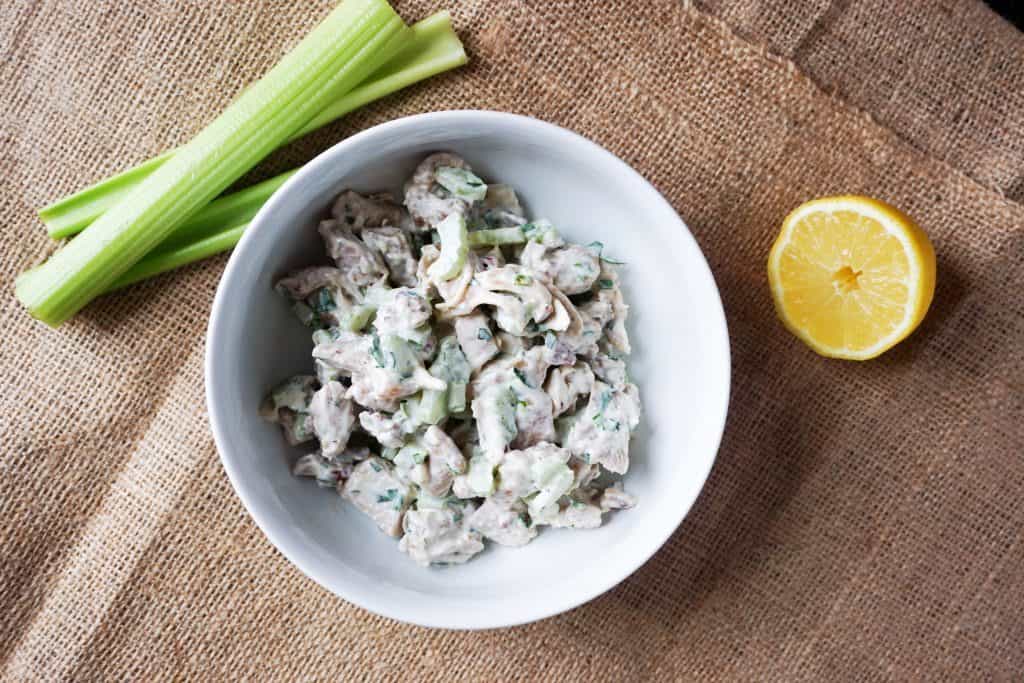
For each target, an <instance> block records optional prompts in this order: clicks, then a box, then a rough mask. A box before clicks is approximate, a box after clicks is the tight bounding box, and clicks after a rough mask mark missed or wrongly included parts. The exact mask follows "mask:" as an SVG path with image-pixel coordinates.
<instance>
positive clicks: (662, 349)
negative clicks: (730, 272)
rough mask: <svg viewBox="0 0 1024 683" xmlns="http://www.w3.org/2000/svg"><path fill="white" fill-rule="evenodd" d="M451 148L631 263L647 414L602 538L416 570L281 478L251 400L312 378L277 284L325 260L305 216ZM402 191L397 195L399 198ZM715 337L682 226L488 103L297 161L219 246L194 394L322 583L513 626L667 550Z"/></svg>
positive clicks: (416, 615) (610, 166) (713, 427)
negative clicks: (221, 264)
mask: <svg viewBox="0 0 1024 683" xmlns="http://www.w3.org/2000/svg"><path fill="white" fill-rule="evenodd" d="M437 150H452V151H454V152H455V153H457V154H459V155H461V156H463V157H465V159H466V160H467V161H468V162H469V163H470V165H472V167H473V168H474V169H475V170H476V172H478V173H479V174H480V175H481V176H482V177H483V178H485V179H489V180H492V181H500V182H506V183H510V184H512V185H513V186H515V188H516V189H517V190H518V191H519V193H520V196H521V197H522V198H523V201H524V204H525V206H526V208H527V210H528V212H529V215H531V216H534V217H546V218H549V219H551V220H552V221H553V222H554V224H555V225H556V226H557V228H558V230H559V231H560V232H562V233H563V234H564V235H565V236H566V237H567V238H569V239H570V240H572V241H577V242H583V243H589V242H592V241H594V240H599V241H601V242H603V243H604V244H605V253H606V254H609V255H613V256H614V257H616V258H618V259H621V260H623V261H626V262H627V266H626V267H625V268H624V269H623V282H624V285H623V286H624V290H625V296H626V299H627V302H628V303H629V304H630V305H631V307H632V310H631V315H630V319H629V328H630V334H631V336H632V341H633V345H634V348H635V350H634V353H633V356H632V358H631V361H630V373H631V376H632V377H633V379H634V381H635V382H636V383H637V384H638V385H639V387H640V394H641V398H642V400H643V407H644V415H643V421H642V422H641V425H640V427H639V428H638V430H637V433H636V435H635V436H634V439H633V446H632V449H631V465H630V469H629V472H628V474H627V475H626V477H625V480H624V482H625V488H626V490H627V491H629V492H631V493H633V494H635V495H636V496H637V497H638V498H639V504H638V505H637V506H636V507H635V508H634V509H632V510H628V511H620V512H615V513H612V514H610V515H607V516H606V523H605V525H604V526H602V527H601V528H600V529H596V530H589V531H579V530H567V529H550V528H548V529H544V530H542V532H541V534H540V536H539V537H538V538H537V539H536V540H534V541H533V542H532V543H530V544H529V545H527V546H525V547H522V548H503V547H500V546H496V545H494V544H490V543H488V549H487V550H486V551H484V552H483V553H481V554H480V555H478V556H477V557H476V558H474V559H473V560H471V561H470V562H468V563H467V564H464V565H459V566H453V567H439V568H430V569H424V568H421V567H419V566H417V565H416V564H414V563H413V562H412V560H410V559H409V558H408V557H407V556H406V555H404V554H402V553H400V552H399V551H398V547H397V545H398V544H397V541H396V540H395V539H392V538H389V537H387V536H385V535H383V534H382V533H380V532H379V531H378V530H377V529H376V528H375V527H374V525H373V523H372V522H371V521H370V520H369V519H368V518H366V517H364V516H363V515H362V514H361V513H359V512H358V511H356V510H355V509H354V508H353V507H351V506H350V505H349V504H347V503H345V502H344V501H342V499H341V498H340V497H339V496H338V495H337V494H336V493H334V492H333V491H330V490H325V489H320V488H317V486H316V485H315V484H314V483H313V482H312V481H310V480H308V479H297V478H295V477H293V476H291V474H290V473H289V467H288V466H289V463H290V461H291V460H292V459H293V458H294V457H296V456H297V455H298V454H299V453H300V452H301V449H294V448H290V447H288V446H287V445H286V444H285V442H284V440H283V439H282V437H281V434H280V433H279V431H278V428H277V427H276V426H275V425H272V424H268V423H266V422H264V421H262V420H261V419H260V418H259V416H258V415H257V407H258V406H259V403H260V400H261V399H262V398H263V396H264V394H266V392H267V390H268V389H269V388H270V387H271V386H272V385H274V384H275V383H277V382H278V381H280V380H282V379H284V378H286V377H289V376H291V375H294V374H298V373H308V372H310V370H311V369H312V358H311V357H310V351H311V349H312V342H311V340H310V335H309V332H308V330H306V329H305V328H303V326H302V325H301V324H299V322H298V321H297V320H295V318H294V317H293V315H292V313H291V311H290V310H289V307H288V305H287V304H286V302H285V301H284V299H283V298H282V297H281V296H280V295H278V294H276V293H275V292H274V291H273V288H272V287H273V284H274V282H275V280H276V279H277V278H278V277H280V276H281V275H283V274H284V273H286V272H287V271H289V270H290V269H293V268H296V267H300V266H304V265H309V264H313V263H322V262H325V256H324V250H323V247H322V246H321V243H320V239H319V237H318V235H317V232H316V224H317V221H318V219H319V218H321V217H322V216H323V215H324V214H325V211H326V210H327V208H328V206H329V205H330V202H331V199H332V198H333V197H334V196H335V195H336V194H337V193H338V192H339V191H341V190H342V189H344V188H353V189H355V190H359V191H371V190H380V189H390V190H392V191H396V192H398V191H399V190H400V188H401V184H402V181H403V180H404V179H405V178H407V177H408V176H409V174H410V173H411V171H412V169H413V168H414V167H415V165H416V164H417V163H418V162H419V161H420V159H422V158H423V157H424V156H425V155H426V154H428V153H429V152H432V151H437ZM398 196H401V195H400V193H399V194H398ZM729 372H730V369H729V340H728V335H727V332H726V326H725V316H724V314H723V311H722V304H721V301H720V299H719V296H718V290H717V288H716V287H715V283H714V280H713V278H712V276H711V272H710V270H709V269H708V265H707V263H706V261H705V260H704V257H703V255H702V254H701V252H700V249H699V248H698V247H697V243H696V242H695V241H694V239H693V237H692V236H691V234H690V232H689V230H687V228H686V225H685V224H684V223H683V222H682V221H681V220H680V219H679V216H677V215H676V213H675V211H673V210H672V207H671V206H669V204H668V203H667V202H666V201H665V200H664V199H663V198H662V196H661V195H660V194H659V193H658V192H657V191H656V190H655V189H654V188H653V187H651V185H650V184H648V183H647V182H646V181H645V180H644V179H643V178H642V177H640V175H639V174H637V173H636V172H635V171H633V170H632V169H631V168H629V166H627V165H626V164H625V163H623V162H622V161H621V160H619V159H618V158H616V157H615V156H613V155H612V154H611V153H609V152H607V151H606V150H604V149H602V148H601V147H599V146H597V145H596V144H594V143H593V142H590V141H588V140H586V139H585V138H583V137H581V136H579V135H576V134H575V133H572V132H569V131H567V130H565V129H563V128H559V127H557V126H554V125H551V124H548V123H543V122H541V121H537V120H535V119H531V118H526V117H522V116H515V115H511V114H503V113H497V112H485V111H452V112H438V113H433V114H422V115H419V116H411V117H408V118H404V119H399V120H397V121H392V122H390V123H385V124H382V125H379V126H376V127H374V128H371V129H369V130H367V131H364V132H362V133H359V134H357V135H354V136H353V137H351V138H349V139H347V140H345V141H343V142H340V143H339V144H337V145H335V146H334V147H332V148H331V149H329V150H327V151H326V152H324V153H323V154H321V155H320V156H318V157H317V158H316V159H314V160H313V161H311V162H310V163H308V164H307V165H306V166H305V168H303V169H302V170H301V171H300V172H299V173H297V174H296V175H295V177H293V178H292V179H290V180H289V181H288V182H287V183H286V184H285V185H284V186H283V187H282V188H281V189H279V190H278V191H277V192H276V193H275V194H274V196H273V197H272V198H271V199H270V201H268V202H267V204H266V205H265V206H264V207H263V209H262V210H261V211H260V212H259V215H258V216H256V218H255V220H254V221H253V223H252V225H251V226H250V227H249V229H248V230H247V231H246V233H245V236H244V237H243V238H242V240H241V242H240V243H239V244H238V246H237V247H236V248H235V252H234V254H233V255H232V256H231V260H230V261H229V262H228V265H227V269H226V270H225V272H224V277H223V278H222V279H221V282H220V286H219V287H218V289H217V297H216V300H215V301H214V304H213V312H212V314H211V317H210V327H209V332H208V338H207V349H206V400H207V403H208V406H209V411H210V422H211V424H212V428H213V435H214V439H215V440H216V442H217V448H218V449H219V451H220V457H221V460H222V462H223V463H224V469H225V470H227V473H228V477H229V478H230V479H231V483H232V485H233V486H234V487H235V490H236V491H237V492H238V495H239V497H240V498H241V499H242V502H243V503H244V504H245V507H246V509H248V511H249V514H251V515H252V517H253V519H254V520H256V523H257V524H258V525H259V527H260V528H261V529H262V530H263V532H264V533H265V534H266V535H267V537H268V538H269V539H270V541H271V542H272V543H273V544H274V545H275V546H277V548H278V549H279V550H280V551H281V552H282V553H284V555H285V557H287V558H288V559H289V560H291V561H292V562H293V563H295V565H296V566H297V567H298V568H299V569H301V570H302V571H303V572H305V573H306V574H307V575H308V576H310V577H311V578H312V579H314V580H315V581H317V582H318V583H319V584H321V585H322V586H324V587H325V588H327V589H328V590H330V591H332V592H334V593H335V594H337V595H339V596H341V597H342V598H345V599H346V600H348V601H350V602H353V603H355V604H357V605H359V606H361V607H364V608H365V609H368V610H370V611H372V612H376V613H377V614H381V615H384V616H387V617H391V618H394V619H399V620H402V621H406V622H412V623H415V624H420V625H424V626H433V627H444V628H491V627H499V626H510V625H514V624H521V623H524V622H528V621H533V620H535V619H541V618H543V617H548V616H551V615H554V614H558V613H559V612H563V611H565V610H568V609H571V608H573V607H575V606H577V605H580V604H582V603H584V602H586V601H587V600H590V599H591V598H594V597H595V596H597V595H600V594H601V593H603V592H604V591H607V590H608V589H609V588H611V587H613V586H614V585H616V584H617V583H619V582H620V581H622V580H623V579H625V578H626V577H627V576H629V575H630V574H631V573H632V572H633V571H635V570H636V569H637V568H638V567H640V565H642V564H643V563H644V562H645V561H646V560H647V559H648V558H649V557H651V555H653V554H654V552H655V551H657V550H658V548H659V547H661V545H662V544H663V543H664V542H665V541H666V540H667V539H668V537H669V536H670V535H671V534H672V532H673V531H675V529H676V528H677V527H678V525H679V523H680V522H681V521H682V520H683V517H685V516H686V513H687V512H688V511H689V509H690V506H691V505H692V504H693V502H694V500H695V499H696V498H697V495H698V493H700V490H701V487H702V486H703V484H704V480H705V479H706V478H707V475H708V472H709V471H710V469H711V464H712V462H713V461H714V459H715V453H716V451H717V449H718V444H719V440H720V438H721V435H722V429H723V427H724V424H725V414H726V408H727V404H728V397H729Z"/></svg>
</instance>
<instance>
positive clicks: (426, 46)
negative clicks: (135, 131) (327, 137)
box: [39, 11, 466, 239]
mask: <svg viewBox="0 0 1024 683" xmlns="http://www.w3.org/2000/svg"><path fill="white" fill-rule="evenodd" d="M410 28H411V30H412V37H411V38H410V40H409V42H408V45H407V46H406V47H404V48H402V49H401V51H400V52H399V53H398V54H396V55H395V56H394V57H392V58H391V59H390V60H389V61H388V62H387V63H386V64H384V65H383V66H382V67H380V68H379V69H378V70H377V71H375V72H374V73H373V74H372V75H371V76H370V77H369V78H367V79H366V80H365V81H364V82H363V83H361V84H360V85H359V86H357V87H356V88H355V89H353V90H352V91H350V92H349V93H347V94H345V95H343V96H342V97H340V98H338V99H337V100H336V101H334V102H333V103H331V104H329V105H328V106H327V107H326V108H325V109H324V110H323V111H321V112H320V113H319V114H318V115H317V116H316V117H315V118H313V119H312V120H311V121H309V122H308V123H307V124H306V125H305V126H303V127H302V129H301V130H299V131H298V132H297V133H296V134H295V135H293V136H291V137H290V138H289V139H288V141H287V142H291V141H292V140H295V139H297V138H299V137H302V136H303V135H306V134H308V133H311V132H313V131H314V130H317V129H319V128H322V127H323V126H325V125H327V124H328V123H331V122H332V121H334V120H336V119H338V118H340V117H342V116H344V115H345V114H347V113H349V112H351V111H353V110H354V109H358V108H359V107H361V106H363V105H364V104H367V103H368V102H372V101H374V100H376V99H379V98H381V97H384V96H386V95H389V94H391V93H393V92H395V91H396V90H400V89H402V88H404V87H406V86H408V85H411V84H413V83H416V82H418V81H421V80H423V79H425V78H428V77H430V76H434V75H436V74H439V73H441V72H443V71H447V70H449V69H454V68H455V67H457V66H461V65H463V64H465V63H466V52H465V50H464V49H463V47H462V43H461V42H459V38H458V36H457V35H456V34H455V32H454V31H453V30H452V24H451V16H450V15H449V14H448V12H447V11H441V12H436V13H434V14H432V15H430V16H429V17H427V18H426V19H423V20H422V21H419V22H417V23H416V24H414V25H413V26H411V27H410ZM285 144H287V143H285ZM176 151H177V150H170V151H167V152H164V153H163V154H161V155H160V156H158V157H154V158H152V159H150V160H148V161H145V162H143V163H142V164H139V165H138V166H134V167H132V168H130V169H128V170H127V171H123V172H121V173H119V174H117V175H115V176H111V177H110V178H107V179H106V180H101V181H100V182H98V183H96V184H95V185H91V186H90V187H87V188H85V189H84V190H81V191H79V192H76V193H75V194H73V195H69V196H67V197H65V198H63V199H60V200H58V201H57V202H54V203H53V204H50V205H49V206H46V207H44V208H43V209H41V210H40V211H39V218H40V219H42V221H43V223H44V224H45V225H46V229H47V233H48V234H49V235H50V237H53V238H54V239H60V238H64V237H70V236H71V235H74V234H76V233H78V232H81V231H82V230H83V229H85V226H87V225H89V224H90V223H92V222H93V221H94V220H96V219H97V218H99V217H100V216H101V215H103V213H104V212H106V210H107V209H109V208H110V207H111V206H113V205H114V204H116V203H117V202H118V201H120V200H121V199H123V198H124V197H126V196H127V195H128V194H129V193H130V192H131V191H132V190H134V189H135V188H136V187H137V186H138V185H139V184H140V183H141V182H142V181H143V180H144V179H145V178H146V177H147V176H149V175H150V174H151V173H153V171H155V170H156V169H157V168H159V167H160V166H161V165H162V164H163V163H164V162H166V161H167V160H168V159H170V158H171V157H172V156H173V155H174V154H175V152H176Z"/></svg>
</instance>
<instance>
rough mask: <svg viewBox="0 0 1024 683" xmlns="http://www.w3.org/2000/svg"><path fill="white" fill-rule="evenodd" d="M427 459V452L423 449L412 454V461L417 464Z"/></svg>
mask: <svg viewBox="0 0 1024 683" xmlns="http://www.w3.org/2000/svg"><path fill="white" fill-rule="evenodd" d="M426 459H427V454H426V453H424V452H423V451H416V452H415V453H413V454H412V461H413V462H414V463H416V464H417V465H422V464H423V463H424V462H425V461H426Z"/></svg>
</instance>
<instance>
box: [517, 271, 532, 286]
mask: <svg viewBox="0 0 1024 683" xmlns="http://www.w3.org/2000/svg"><path fill="white" fill-rule="evenodd" d="M515 282H516V284H517V285H519V286H520V287H526V286H528V285H530V284H532V283H533V278H532V277H530V276H529V275H523V274H522V273H520V274H518V275H516V278H515Z"/></svg>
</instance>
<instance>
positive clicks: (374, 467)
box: [370, 460, 383, 472]
mask: <svg viewBox="0 0 1024 683" xmlns="http://www.w3.org/2000/svg"><path fill="white" fill-rule="evenodd" d="M370 467H372V468H373V471H374V472H380V471H381V470H382V469H383V468H382V467H381V466H380V465H378V464H377V463H375V462H374V461H372V460H371V461H370Z"/></svg>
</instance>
